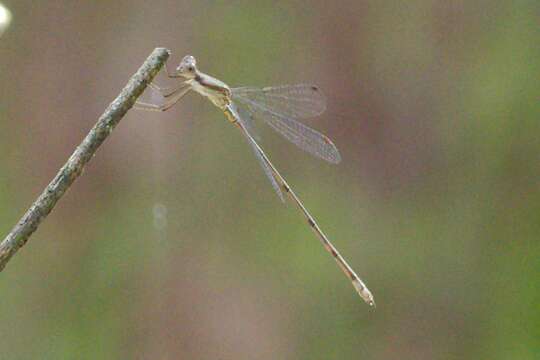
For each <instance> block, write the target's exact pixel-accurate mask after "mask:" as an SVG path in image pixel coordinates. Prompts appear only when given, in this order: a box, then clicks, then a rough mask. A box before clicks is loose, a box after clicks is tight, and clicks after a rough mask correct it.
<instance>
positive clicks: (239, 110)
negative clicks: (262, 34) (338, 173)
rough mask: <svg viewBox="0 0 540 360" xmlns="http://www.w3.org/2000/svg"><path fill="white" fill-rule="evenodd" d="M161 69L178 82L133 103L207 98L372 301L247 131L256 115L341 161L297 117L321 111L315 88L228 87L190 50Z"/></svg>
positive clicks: (163, 105) (161, 105)
mask: <svg viewBox="0 0 540 360" xmlns="http://www.w3.org/2000/svg"><path fill="white" fill-rule="evenodd" d="M165 71H166V73H167V76H168V77H169V78H180V79H183V81H182V82H180V83H179V84H178V85H176V86H173V87H170V88H163V87H159V86H157V85H155V84H153V83H152V84H150V85H149V86H150V88H151V89H152V90H153V91H154V92H155V93H157V94H158V95H159V98H160V100H161V101H160V102H157V103H152V102H137V103H136V104H135V107H136V108H138V109H144V110H151V111H166V110H168V109H170V108H171V107H172V106H173V105H174V104H176V103H177V102H178V101H179V100H180V99H181V98H182V97H183V96H184V95H185V94H186V93H188V92H189V91H190V90H193V91H195V92H197V93H199V94H201V95H202V96H205V97H207V98H208V99H209V100H210V101H211V102H212V103H213V104H214V105H216V106H217V107H218V108H219V109H221V110H222V111H223V112H224V113H225V115H226V117H227V119H228V120H229V121H230V122H231V123H232V124H233V125H235V126H236V127H237V128H238V129H240V131H241V132H242V134H243V135H244V136H245V138H246V139H247V141H248V143H249V144H250V145H251V147H252V149H253V151H254V153H255V156H256V157H257V159H258V160H259V162H260V164H261V166H262V168H263V170H264V172H265V174H266V176H267V177H268V179H269V180H270V182H271V184H272V186H273V188H274V190H275V191H276V193H277V194H278V196H279V197H280V199H281V200H282V201H284V197H283V191H284V192H285V193H286V194H287V195H288V196H289V198H290V199H291V200H292V201H293V202H294V204H296V206H297V207H298V208H299V209H300V211H301V212H302V214H303V215H304V216H305V217H306V219H307V222H308V224H309V226H310V227H311V229H312V230H313V231H314V232H315V234H316V235H317V236H318V238H319V239H320V241H321V242H322V244H323V245H324V247H325V249H326V250H327V251H328V252H329V253H330V254H331V255H332V256H333V257H334V259H335V260H336V262H337V263H338V265H339V267H340V268H341V269H342V270H343V272H344V273H345V275H347V277H348V278H349V279H350V280H351V282H352V284H353V286H354V288H355V289H356V291H357V292H358V294H359V295H360V296H361V297H362V299H364V301H365V302H366V303H368V304H369V305H371V306H374V305H375V302H374V300H373V295H371V292H370V291H369V289H368V288H367V286H366V285H365V284H364V282H363V281H362V280H361V279H360V278H359V277H358V276H357V275H356V273H355V272H354V271H353V269H352V268H351V267H350V266H349V264H348V263H347V262H346V261H345V259H344V258H343V256H341V254H340V253H339V252H338V251H337V249H336V248H335V247H334V245H332V243H331V242H330V240H328V238H327V237H326V235H325V234H324V233H323V232H322V230H321V229H320V227H319V225H317V223H316V222H315V219H314V218H313V216H311V214H310V213H309V212H308V211H307V209H306V207H305V206H304V204H303V203H302V202H301V201H300V199H299V198H298V196H297V195H296V194H295V193H294V191H293V190H292V188H291V187H290V186H289V184H288V183H287V181H286V180H285V178H283V176H282V175H281V174H280V173H279V172H278V170H277V169H276V167H275V166H274V164H272V162H270V159H269V158H268V156H267V155H266V153H265V152H264V151H263V150H262V148H261V147H260V145H259V144H258V143H257V141H255V139H254V137H253V135H252V121H253V119H260V120H261V121H263V122H264V123H266V124H268V125H269V126H270V127H271V128H272V129H274V130H275V131H276V132H278V133H279V134H281V135H282V136H283V137H285V138H286V139H287V140H289V141H290V142H292V143H294V144H295V145H297V146H298V147H299V148H300V149H302V150H305V151H307V152H309V153H311V154H313V155H315V156H317V157H320V158H322V159H324V160H326V161H328V162H331V163H338V162H340V161H341V156H340V155H339V151H338V150H337V148H336V146H335V145H334V144H333V143H332V141H331V140H330V139H329V138H328V137H326V136H325V135H323V134H321V133H319V132H317V131H315V130H313V129H311V128H309V127H307V126H305V125H304V124H302V123H300V122H298V121H297V120H296V119H302V118H309V117H313V116H317V115H320V114H321V113H322V112H324V110H325V109H326V99H325V97H324V95H323V94H322V93H321V91H320V90H319V88H318V87H317V86H314V85H306V84H300V85H284V86H275V87H265V88H256V87H239V88H230V87H229V86H227V85H226V84H225V83H223V82H222V81H220V80H218V79H215V78H213V77H211V76H209V75H207V74H204V73H202V72H200V71H199V70H198V69H197V63H196V60H195V58H194V57H193V56H190V55H188V56H185V57H184V58H183V59H182V61H181V62H180V64H179V65H178V67H177V68H176V70H175V71H174V72H169V70H168V69H167V66H166V65H165Z"/></svg>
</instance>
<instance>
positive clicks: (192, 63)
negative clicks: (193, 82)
mask: <svg viewBox="0 0 540 360" xmlns="http://www.w3.org/2000/svg"><path fill="white" fill-rule="evenodd" d="M176 73H177V74H178V75H180V76H183V77H185V78H186V79H193V78H194V77H195V76H196V75H197V60H195V57H193V56H191V55H187V56H184V58H183V59H182V61H181V62H180V64H179V65H178V67H177V68H176Z"/></svg>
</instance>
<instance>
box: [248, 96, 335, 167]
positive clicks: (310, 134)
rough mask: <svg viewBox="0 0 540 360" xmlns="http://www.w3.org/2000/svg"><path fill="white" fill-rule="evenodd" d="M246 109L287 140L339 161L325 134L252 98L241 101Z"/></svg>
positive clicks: (320, 155) (321, 155) (322, 156)
mask: <svg viewBox="0 0 540 360" xmlns="http://www.w3.org/2000/svg"><path fill="white" fill-rule="evenodd" d="M242 103H243V104H244V105H245V107H246V109H247V111H248V112H249V113H251V114H253V115H254V117H255V118H257V119H261V120H262V121H264V122H265V123H267V124H268V125H269V126H270V127H271V128H272V129H274V130H275V131H276V132H278V133H279V134H281V135H282V136H283V137H285V138H286V139H287V140H289V141H290V142H292V143H293V144H295V145H296V146H298V147H299V148H300V149H302V150H304V151H307V152H308V153H310V154H312V155H315V156H317V157H320V158H321V159H323V160H326V161H328V162H330V163H334V164H337V163H339V162H340V161H341V155H340V154H339V151H338V149H337V148H336V145H334V143H333V142H332V141H331V140H330V139H329V138H328V137H327V136H325V135H323V134H321V133H320V132H318V131H316V130H313V129H312V128H310V127H307V126H306V125H304V124H302V123H300V122H298V121H296V120H294V119H292V118H289V117H287V116H285V115H282V114H280V113H277V112H275V111H272V110H269V109H268V108H267V107H265V106H264V105H262V104H259V103H257V102H255V101H254V100H245V101H242Z"/></svg>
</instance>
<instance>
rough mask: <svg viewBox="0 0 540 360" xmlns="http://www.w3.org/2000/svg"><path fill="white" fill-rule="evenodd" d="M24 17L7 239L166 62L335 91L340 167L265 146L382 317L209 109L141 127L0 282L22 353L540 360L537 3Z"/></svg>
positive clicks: (41, 7) (14, 5) (118, 134)
mask: <svg viewBox="0 0 540 360" xmlns="http://www.w3.org/2000/svg"><path fill="white" fill-rule="evenodd" d="M4 4H5V5H6V6H7V7H8V8H10V10H11V11H12V13H13V22H12V24H11V27H10V28H9V29H8V30H7V31H6V32H5V33H4V34H3V36H2V37H1V38H0V83H1V84H2V85H1V89H2V92H1V96H0V174H1V175H0V230H1V233H2V234H7V233H8V232H9V230H10V228H11V227H12V226H13V224H15V222H16V221H18V219H19V217H20V216H21V214H22V213H23V212H24V211H25V209H26V208H27V207H28V206H29V204H30V203H31V202H32V201H33V199H34V198H35V197H36V196H37V195H38V194H39V192H40V191H41V189H42V188H43V187H44V186H45V185H46V184H47V183H48V181H49V180H50V179H51V178H52V177H53V175H54V174H55V172H56V171H57V169H58V168H59V167H60V166H61V165H62V164H63V162H64V161H65V159H67V157H68V156H69V154H70V153H71V151H72V150H73V149H74V148H75V146H76V145H77V144H78V143H79V142H80V140H81V139H82V137H83V136H84V134H85V133H86V132H87V131H88V129H89V128H90V127H91V126H92V124H93V123H94V122H95V120H96V119H97V117H98V116H99V114H100V113H101V112H102V110H103V109H104V108H105V106H106V105H107V104H108V103H109V102H110V101H111V100H112V99H113V97H114V96H115V95H116V94H117V93H118V92H119V90H120V89H121V87H122V86H123V85H124V84H125V82H126V81H127V79H128V78H129V76H130V75H131V74H132V73H133V72H134V71H135V70H136V69H137V68H138V66H139V65H140V63H141V62H142V61H143V60H144V59H145V58H146V56H147V55H148V54H149V53H150V52H151V50H152V49H153V48H154V47H156V46H166V47H168V48H170V49H172V50H173V57H172V59H171V62H172V63H174V62H177V61H179V59H180V58H181V57H182V56H183V55H185V54H187V53H191V54H193V55H195V56H196V57H197V58H198V62H199V66H200V68H201V69H202V71H205V72H208V73H210V74H212V75H214V76H216V77H218V78H220V79H222V80H223V81H226V82H227V83H228V84H230V85H231V86H241V85H261V86H263V85H272V84H286V83H296V82H315V83H317V84H318V85H320V86H321V88H322V89H324V90H325V92H326V93H327V96H328V110H327V111H326V113H325V114H324V115H323V116H322V117H321V118H318V119H313V120H308V121H307V123H308V125H310V126H313V127H315V128H316V129H319V130H321V131H322V132H324V133H326V134H327V135H328V136H330V137H331V138H332V139H333V140H334V141H335V143H336V144H337V145H338V147H339V148H340V150H341V153H342V156H343V159H344V160H343V162H342V163H341V164H340V165H339V166H332V165H329V164H325V163H322V162H320V161H318V160H317V159H313V158H310V157H309V155H307V154H303V153H301V152H300V151H296V148H295V147H294V146H293V145H290V144H287V143H286V142H285V141H284V140H282V139H279V138H278V137H277V136H275V135H274V134H273V133H271V131H266V129H264V126H262V125H261V127H260V129H259V130H260V133H261V135H262V138H263V143H262V144H263V147H264V148H265V149H267V151H268V152H269V154H270V156H271V157H272V159H273V160H274V161H275V163H276V164H277V166H278V167H279V168H280V169H282V171H283V173H284V175H285V176H286V177H287V178H288V180H289V181H290V183H291V185H292V186H293V187H295V188H296V189H297V192H298V193H299V195H300V196H301V197H302V198H303V199H304V201H305V203H306V205H307V206H308V207H309V208H310V209H311V211H312V212H313V214H314V215H315V217H316V218H317V219H318V220H319V221H320V223H321V226H322V227H323V229H324V230H325V231H326V232H327V233H328V235H329V236H330V238H331V239H332V240H333V241H334V242H335V244H336V246H337V247H338V248H339V249H340V250H341V251H342V253H343V254H344V255H345V257H346V258H347V259H348V260H349V261H350V263H351V264H352V265H353V267H354V268H355V269H356V270H357V272H358V273H359V275H360V276H361V277H362V278H363V279H365V281H366V282H367V284H368V285H369V287H370V288H371V290H372V291H373V293H374V295H375V299H376V301H377V305H378V307H377V309H376V310H373V309H370V308H368V307H367V306H366V305H365V304H363V303H362V302H361V300H360V299H359V298H358V297H357V296H356V295H355V293H354V291H353V289H352V288H351V287H350V285H349V284H348V282H347V281H346V279H345V278H344V277H343V276H342V274H341V273H340V272H339V270H338V269H337V268H336V266H335V264H334V263H333V260H332V259H331V257H330V256H328V255H327V254H326V253H325V252H324V250H323V249H322V247H321V246H320V244H318V243H317V240H316V238H315V237H314V236H313V234H311V232H310V231H309V230H308V228H307V227H306V226H305V225H304V223H303V219H302V218H301V217H300V216H299V215H298V214H296V211H295V209H294V208H293V207H292V206H291V205H285V206H284V205H282V204H280V202H279V201H278V199H277V198H276V197H275V195H274V194H273V192H272V189H271V187H270V186H269V184H268V183H267V180H266V179H265V178H264V176H263V175H262V172H261V171H260V169H259V168H258V165H257V163H256V160H255V159H254V157H253V156H252V154H251V150H250V149H249V147H248V146H247V145H246V144H245V142H244V141H243V140H242V138H241V136H240V134H239V133H237V131H236V130H235V129H234V128H233V127H231V126H230V124H228V123H227V122H226V121H225V119H224V117H223V115H222V114H220V113H219V112H218V111H217V110H216V109H215V108H213V106H212V105H211V104H210V103H208V102H207V101H206V100H205V99H202V98H200V97H197V96H195V95H190V96H188V97H186V98H185V99H184V100H183V101H182V103H181V104H179V105H178V106H177V107H175V108H174V109H173V110H171V111H170V112H167V113H164V114H153V113H142V112H135V111H131V112H130V113H129V114H128V116H127V117H126V118H125V119H124V120H123V122H122V123H121V124H120V126H119V127H118V128H117V130H116V131H115V132H114V134H113V136H112V137H111V138H110V139H109V140H108V142H107V143H106V144H105V145H104V146H103V147H102V148H101V149H100V151H99V153H98V154H97V156H96V157H95V159H93V161H92V163H91V164H90V166H89V167H88V168H87V170H86V171H85V174H84V176H83V177H82V178H81V179H80V180H79V181H77V182H76V183H75V185H74V186H73V187H72V189H71V190H70V191H69V193H68V194H67V195H66V196H65V198H64V199H62V201H61V202H60V203H59V204H58V206H57V208H56V209H55V210H54V211H53V213H52V214H51V215H50V216H49V217H48V219H47V220H46V222H45V223H44V224H43V225H42V226H41V227H40V229H39V230H38V231H37V233H35V234H34V236H33V237H32V238H31V239H30V242H29V243H28V244H27V246H26V247H25V248H24V249H22V250H21V251H20V252H19V253H18V254H17V255H16V256H15V257H14V259H13V260H12V261H11V262H10V264H9V265H8V266H7V268H6V269H5V271H3V272H2V273H1V274H0V349H2V350H1V351H0V358H2V359H64V358H65V359H74V358H76V359H520V360H525V359H538V358H539V357H540V341H539V339H540V331H539V329H540V326H539V324H540V307H539V305H538V304H539V303H540V286H539V284H540V281H539V279H540V261H538V259H539V258H540V243H539V237H540V186H539V184H540V182H539V179H540V140H538V134H539V133H540V125H539V115H540V111H539V110H540V107H539V100H540V91H539V90H540V86H539V82H538V74H539V73H540V47H539V46H538V39H539V38H540V36H539V35H540V31H539V26H538V25H539V23H538V14H539V13H540V12H539V10H540V8H539V6H538V2H535V1H512V2H509V1H481V0H476V1H452V2H447V1H425V0H419V1H412V2H411V1H409V2H398V1H386V2H379V1H335V2H327V1H322V0H321V1H310V2H307V1H288V2H273V1H259V0H254V1H238V2H237V1H216V2H210V1H198V2H181V1H165V0H163V1H143V0H135V1H126V0H122V1H115V2H108V1H84V2H73V1H66V0H57V1H41V2H35V1H27V0H17V1H4ZM159 80H160V81H161V82H162V83H166V79H163V78H161V79H159Z"/></svg>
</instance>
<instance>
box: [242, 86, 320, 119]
mask: <svg viewBox="0 0 540 360" xmlns="http://www.w3.org/2000/svg"><path fill="white" fill-rule="evenodd" d="M232 96H233V99H236V100H238V101H239V102H241V103H248V102H251V101H253V102H256V103H257V104H260V106H261V107H263V108H264V109H265V110H268V111H271V112H275V113H278V114H281V115H283V116H285V117H291V118H295V119H303V118H310V117H314V116H318V115H320V114H322V113H323V112H324V110H325V109H326V98H325V96H324V94H323V93H322V91H321V90H320V89H319V88H318V87H317V86H315V85H309V84H299V85H283V86H270V87H265V88H262V89H261V88H256V87H240V88H234V89H232Z"/></svg>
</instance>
